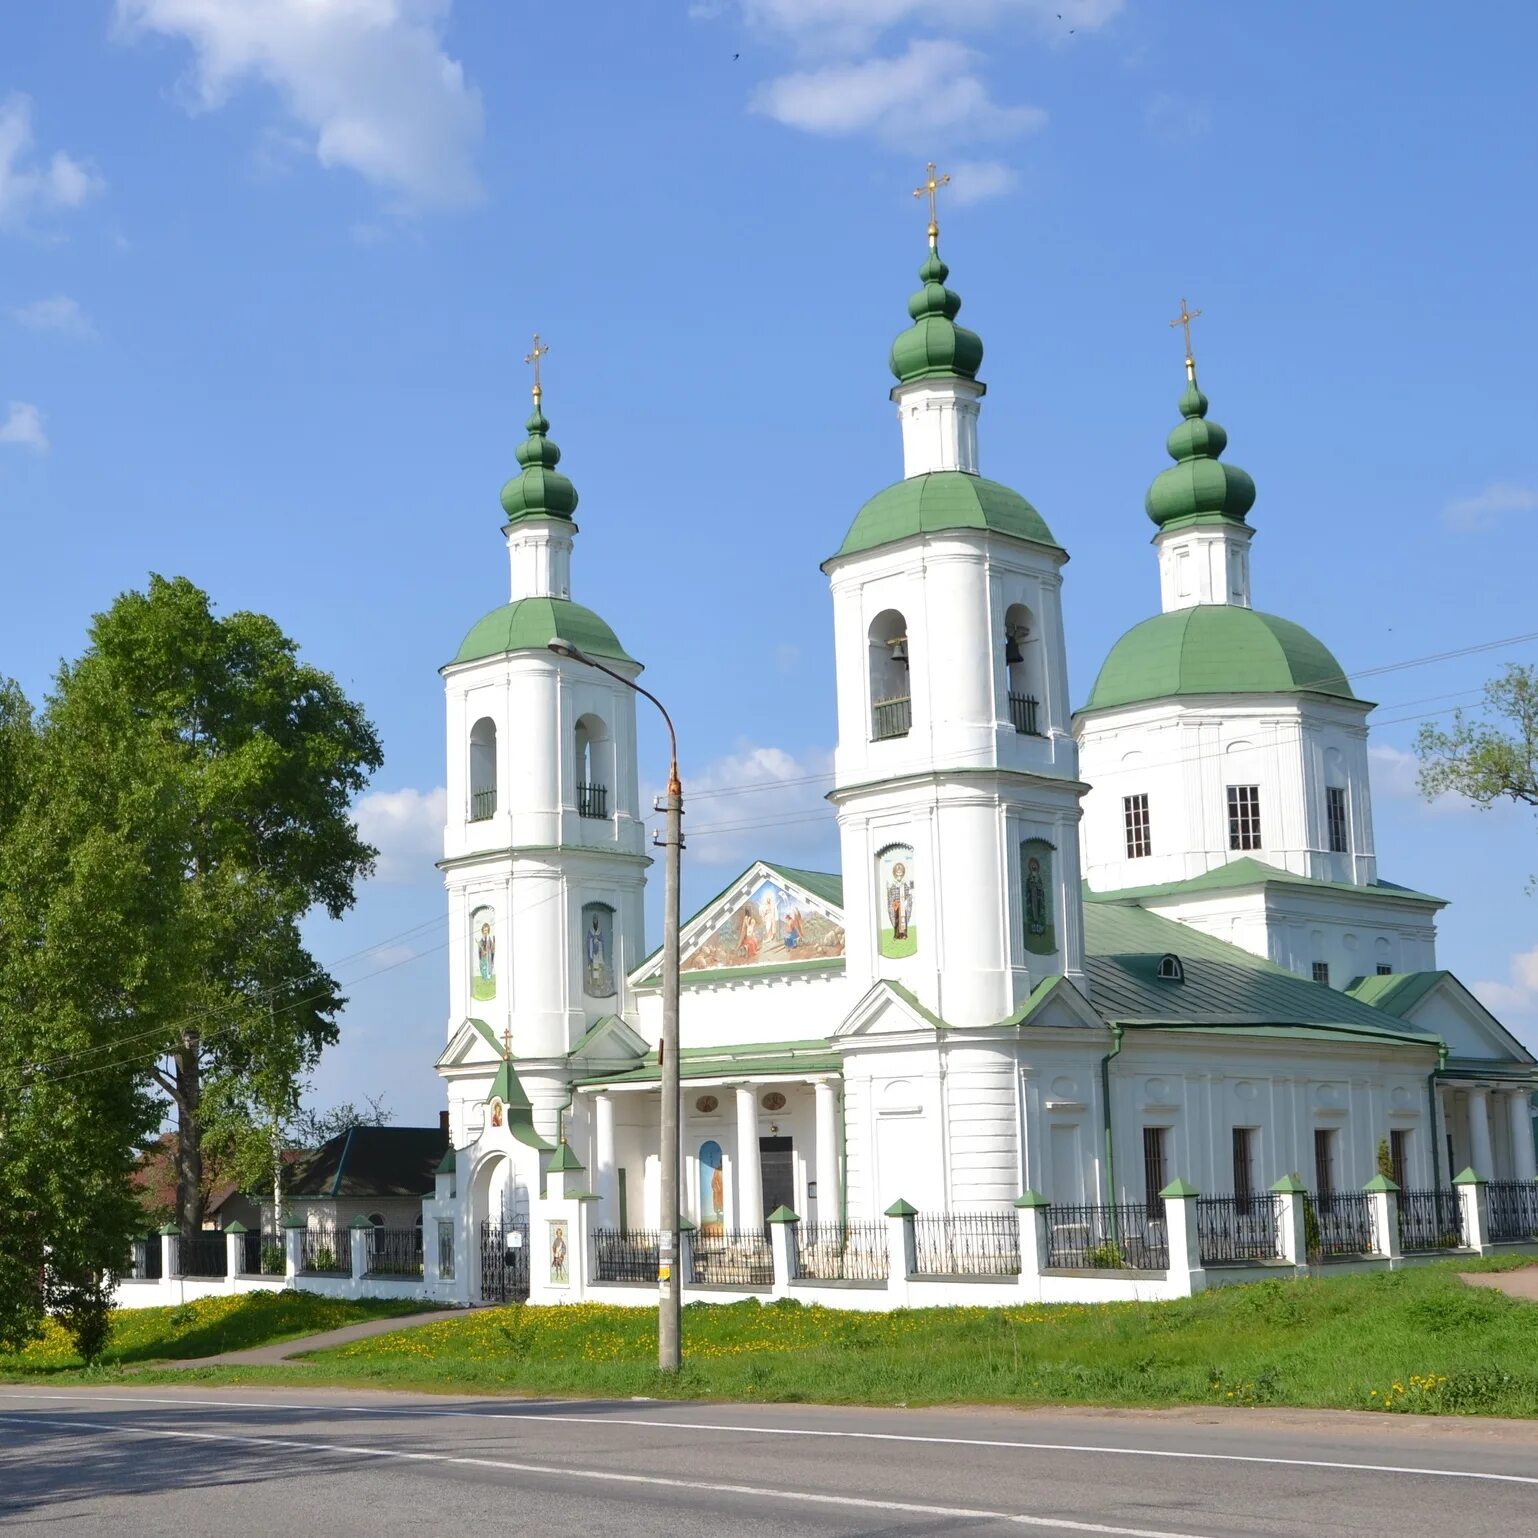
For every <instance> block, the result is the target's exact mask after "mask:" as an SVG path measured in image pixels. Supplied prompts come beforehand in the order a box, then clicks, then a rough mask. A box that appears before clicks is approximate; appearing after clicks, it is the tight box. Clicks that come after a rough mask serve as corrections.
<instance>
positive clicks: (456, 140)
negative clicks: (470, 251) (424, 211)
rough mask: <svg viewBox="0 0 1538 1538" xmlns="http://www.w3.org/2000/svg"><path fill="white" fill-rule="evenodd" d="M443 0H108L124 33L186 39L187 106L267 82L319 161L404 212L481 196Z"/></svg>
mask: <svg viewBox="0 0 1538 1538" xmlns="http://www.w3.org/2000/svg"><path fill="white" fill-rule="evenodd" d="M450 4H451V0H117V15H118V19H119V21H120V23H122V25H123V26H124V27H125V29H127V30H128V31H130V32H134V31H137V32H159V33H162V34H164V35H166V36H169V37H180V38H184V39H185V40H186V41H187V42H188V43H190V44H191V46H192V48H193V51H194V53H195V55H196V62H195V68H194V72H193V76H192V79H191V81H190V87H191V90H190V94H189V104H190V105H191V106H192V107H193V108H195V109H200V110H204V111H211V110H213V109H215V108H217V107H220V106H222V105H223V104H224V102H225V100H226V99H227V98H228V97H229V95H230V93H231V92H232V91H233V90H234V89H235V88H236V87H237V86H239V85H241V84H244V83H245V82H247V81H253V80H254V81H260V82H261V83H263V84H265V85H268V86H270V87H271V88H272V89H273V90H274V91H275V92H276V93H277V94H278V96H279V98H280V99H281V101H282V103H283V105H284V108H285V110H286V111H287V113H288V114H289V116H290V117H291V118H292V119H293V121H294V123H295V124H297V125H298V126H299V128H300V129H302V130H303V133H304V136H305V143H306V144H307V145H308V147H309V148H310V149H311V150H312V151H313V153H314V155H315V157H316V159H317V160H319V161H320V163H321V165H323V166H326V167H327V168H332V167H338V166H340V167H345V168H346V169H348V170H350V171H355V172H357V173H358V174H359V175H360V176H362V177H364V178H365V179H366V180H367V181H369V182H372V183H373V184H374V185H376V186H379V187H383V188H385V189H387V190H388V191H390V192H393V193H396V194H398V195H399V197H400V200H401V204H402V206H403V207H405V208H421V207H426V206H441V207H454V206H460V205H464V204H467V203H472V202H475V201H476V200H478V198H479V197H480V183H479V180H478V178H477V177H476V174H475V169H474V166H473V164H472V151H473V148H474V146H475V144H476V142H477V141H478V140H479V138H480V134H481V98H480V93H479V92H478V91H477V90H476V89H475V88H474V87H473V86H470V85H467V84H466V82H465V75H464V69H463V66H462V65H461V64H460V63H459V61H458V60H456V59H451V58H450V57H449V56H448V54H447V53H445V52H444V48H443V31H444V27H445V25H446V23H447V20H448V13H449V7H450Z"/></svg>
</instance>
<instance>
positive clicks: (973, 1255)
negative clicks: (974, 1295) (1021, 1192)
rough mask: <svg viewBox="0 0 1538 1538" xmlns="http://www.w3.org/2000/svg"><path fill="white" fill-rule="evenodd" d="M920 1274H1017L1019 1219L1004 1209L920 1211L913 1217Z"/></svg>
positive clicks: (914, 1241)
mask: <svg viewBox="0 0 1538 1538" xmlns="http://www.w3.org/2000/svg"><path fill="white" fill-rule="evenodd" d="M913 1263H914V1272H915V1274H916V1275H918V1276H1018V1275H1019V1274H1020V1219H1019V1218H1018V1217H1017V1216H1016V1214H1015V1210H1014V1208H1012V1207H1011V1208H1010V1209H1009V1210H1008V1211H1005V1212H945V1213H920V1214H919V1216H918V1217H916V1218H914V1220H913Z"/></svg>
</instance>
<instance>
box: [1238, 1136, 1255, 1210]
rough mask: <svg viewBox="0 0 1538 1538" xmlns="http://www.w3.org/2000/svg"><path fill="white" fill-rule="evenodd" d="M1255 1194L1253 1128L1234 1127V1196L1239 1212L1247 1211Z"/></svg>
mask: <svg viewBox="0 0 1538 1538" xmlns="http://www.w3.org/2000/svg"><path fill="white" fill-rule="evenodd" d="M1254 1194H1255V1129H1254V1128H1253V1127H1235V1128H1234V1197H1235V1199H1236V1201H1237V1202H1238V1204H1239V1210H1240V1212H1245V1213H1247V1212H1248V1211H1249V1207H1250V1198H1251V1197H1252V1196H1254Z"/></svg>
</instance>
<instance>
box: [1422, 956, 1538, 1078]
mask: <svg viewBox="0 0 1538 1538" xmlns="http://www.w3.org/2000/svg"><path fill="white" fill-rule="evenodd" d="M1401 1018H1402V1019H1404V1020H1407V1021H1409V1022H1410V1024H1412V1025H1417V1026H1419V1027H1420V1028H1421V1030H1423V1031H1430V1032H1432V1033H1433V1034H1434V1035H1437V1036H1440V1037H1441V1038H1442V1040H1443V1041H1444V1042H1445V1043H1446V1044H1447V1052H1448V1056H1449V1057H1450V1058H1453V1059H1466V1060H1467V1059H1489V1060H1491V1061H1496V1062H1504V1063H1519V1064H1521V1065H1522V1066H1523V1067H1531V1066H1532V1065H1533V1062H1534V1058H1533V1054H1532V1053H1531V1052H1529V1051H1528V1050H1527V1048H1526V1047H1524V1046H1523V1045H1522V1043H1521V1042H1520V1041H1518V1040H1517V1038H1516V1037H1515V1036H1513V1035H1512V1034H1511V1032H1510V1031H1508V1030H1507V1029H1506V1027H1505V1026H1504V1025H1502V1024H1501V1022H1500V1021H1499V1020H1497V1019H1496V1017H1495V1016H1494V1015H1493V1014H1491V1012H1490V1011H1489V1009H1487V1008H1486V1007H1485V1005H1484V1004H1483V1003H1481V1002H1480V1000H1479V998H1478V997H1477V996H1476V995H1475V994H1474V993H1472V992H1470V991H1469V989H1468V988H1466V987H1465V986H1464V985H1463V984H1462V983H1461V982H1460V981H1459V980H1458V979H1457V978H1456V977H1454V976H1453V974H1452V973H1451V972H1443V973H1442V974H1441V975H1440V976H1439V977H1438V978H1437V980H1436V982H1434V983H1433V984H1432V985H1431V986H1430V987H1429V988H1427V989H1426V991H1425V992H1424V993H1422V994H1421V996H1420V997H1419V998H1418V999H1416V1000H1415V1002H1414V1003H1413V1004H1411V1005H1410V1006H1409V1007H1408V1008H1406V1009H1405V1010H1404V1011H1403V1013H1402V1015H1401Z"/></svg>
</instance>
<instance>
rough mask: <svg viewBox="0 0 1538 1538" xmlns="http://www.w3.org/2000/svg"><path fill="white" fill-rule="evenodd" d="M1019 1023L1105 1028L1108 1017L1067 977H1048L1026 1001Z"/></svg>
mask: <svg viewBox="0 0 1538 1538" xmlns="http://www.w3.org/2000/svg"><path fill="white" fill-rule="evenodd" d="M1019 1023H1020V1024H1021V1025H1030V1026H1046V1027H1048V1028H1051V1029H1059V1030H1060V1029H1063V1028H1064V1027H1067V1028H1069V1029H1077V1030H1082V1029H1084V1028H1085V1027H1088V1028H1089V1029H1091V1030H1104V1029H1105V1021H1104V1020H1102V1019H1101V1017H1100V1016H1099V1014H1098V1013H1096V1011H1095V1007H1094V1005H1092V1004H1091V1003H1090V1002H1089V1000H1088V999H1086V998H1085V997H1084V995H1083V994H1082V993H1080V992H1079V990H1078V989H1077V988H1075V987H1074V985H1073V984H1072V983H1071V982H1069V981H1068V979H1067V978H1066V977H1049V978H1047V979H1045V980H1044V981H1043V982H1040V983H1038V984H1037V985H1036V987H1035V988H1033V989H1032V990H1031V996H1030V997H1029V998H1028V999H1027V1000H1026V1001H1025V1007H1024V1009H1022V1010H1021V1012H1020V1016H1019Z"/></svg>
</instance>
